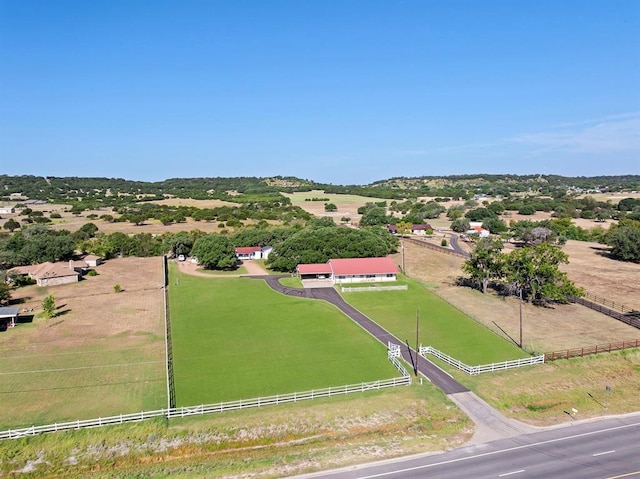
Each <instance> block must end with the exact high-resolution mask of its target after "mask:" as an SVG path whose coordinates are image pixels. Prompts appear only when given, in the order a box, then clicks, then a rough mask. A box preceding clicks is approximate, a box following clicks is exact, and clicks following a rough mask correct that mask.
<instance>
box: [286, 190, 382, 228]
mask: <svg viewBox="0 0 640 479" xmlns="http://www.w3.org/2000/svg"><path fill="white" fill-rule="evenodd" d="M284 196H286V197H287V198H289V199H290V200H291V203H292V204H293V205H294V206H299V207H300V208H302V209H303V210H305V211H307V212H308V213H311V214H312V215H314V216H317V217H319V218H321V217H323V216H328V217H331V218H333V220H334V221H335V222H336V223H340V219H341V218H343V217H346V218H351V223H358V222H359V221H360V217H361V216H362V215H359V214H358V208H360V207H361V206H364V205H366V204H367V203H375V202H379V201H386V202H387V203H388V202H389V200H385V199H383V198H370V197H367V196H358V195H342V194H329V193H325V192H324V191H321V190H313V191H308V192H304V193H293V194H284ZM311 198H328V201H305V200H307V199H311ZM325 203H333V204H334V205H336V206H337V207H338V210H337V211H332V212H327V211H325V210H324V205H325Z"/></svg>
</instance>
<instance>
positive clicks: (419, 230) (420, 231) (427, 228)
mask: <svg viewBox="0 0 640 479" xmlns="http://www.w3.org/2000/svg"><path fill="white" fill-rule="evenodd" d="M429 232H431V233H433V226H431V225H430V224H427V223H425V224H421V225H411V234H414V235H426V234H428V233H429Z"/></svg>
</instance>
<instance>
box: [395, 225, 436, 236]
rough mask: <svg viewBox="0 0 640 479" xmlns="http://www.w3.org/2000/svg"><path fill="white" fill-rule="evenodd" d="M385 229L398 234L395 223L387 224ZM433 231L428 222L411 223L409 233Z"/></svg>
mask: <svg viewBox="0 0 640 479" xmlns="http://www.w3.org/2000/svg"><path fill="white" fill-rule="evenodd" d="M387 231H388V232H389V233H391V234H393V235H396V234H398V227H397V226H396V225H387ZM429 231H430V232H433V226H431V225H430V224H427V223H425V224H415V225H411V234H412V235H420V236H423V235H426V234H427V233H428V232H429Z"/></svg>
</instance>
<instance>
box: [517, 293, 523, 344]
mask: <svg viewBox="0 0 640 479" xmlns="http://www.w3.org/2000/svg"><path fill="white" fill-rule="evenodd" d="M518 293H519V294H518V296H519V298H520V299H519V303H520V349H522V287H521V288H520V290H519V291H518Z"/></svg>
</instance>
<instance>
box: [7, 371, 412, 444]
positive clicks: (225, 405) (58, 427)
mask: <svg viewBox="0 0 640 479" xmlns="http://www.w3.org/2000/svg"><path fill="white" fill-rule="evenodd" d="M403 369H404V368H403ZM405 373H406V371H405ZM409 384H411V377H410V376H409V375H408V374H407V375H406V376H403V377H399V378H391V379H382V380H379V381H372V382H365V383H360V384H348V385H345V386H338V387H330V388H324V389H314V390H312V391H306V392H296V393H291V394H281V395H276V396H267V397H263V398H255V399H241V400H239V401H230V402H221V403H218V404H203V405H200V406H191V407H177V408H171V409H158V410H155V411H142V412H138V413H133V414H120V415H119V416H110V417H101V418H98V419H87V420H77V421H70V422H61V423H56V424H48V425H45V426H31V427H27V428H22V429H8V430H6V431H0V439H16V438H20V437H25V436H35V435H37V434H42V433H46V432H57V431H69V430H73V429H83V428H92V427H100V426H108V425H113V424H124V423H127V422H139V421H144V420H146V419H151V418H154V417H161V416H162V417H166V418H169V419H170V418H177V417H187V416H193V415H196V414H211V413H216V412H223V411H234V410H238V409H246V408H253V407H262V406H269V405H274V404H285V403H291V402H298V401H306V400H309V399H317V398H323V397H329V396H337V395H344V394H351V393H358V392H364V391H370V390H374V389H384V388H390V387H396V386H406V385H409Z"/></svg>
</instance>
